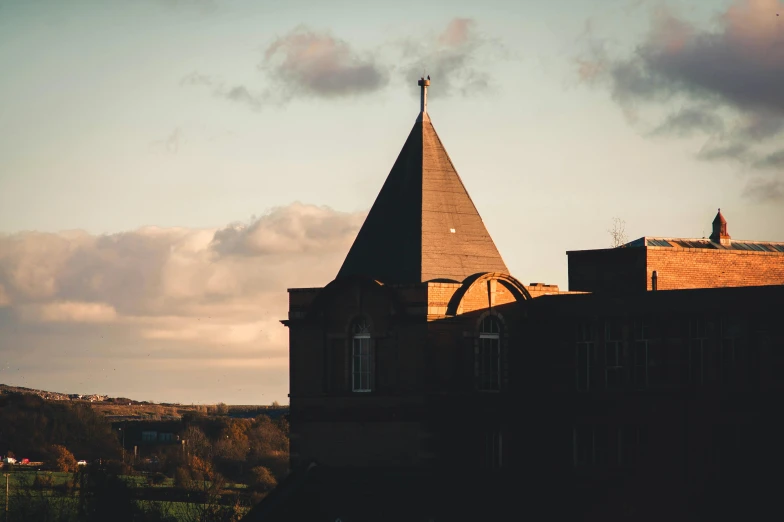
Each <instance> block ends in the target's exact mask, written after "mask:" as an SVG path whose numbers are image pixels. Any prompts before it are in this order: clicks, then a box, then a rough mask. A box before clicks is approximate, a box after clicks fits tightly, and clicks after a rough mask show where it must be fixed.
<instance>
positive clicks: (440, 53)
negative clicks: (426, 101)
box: [403, 18, 503, 97]
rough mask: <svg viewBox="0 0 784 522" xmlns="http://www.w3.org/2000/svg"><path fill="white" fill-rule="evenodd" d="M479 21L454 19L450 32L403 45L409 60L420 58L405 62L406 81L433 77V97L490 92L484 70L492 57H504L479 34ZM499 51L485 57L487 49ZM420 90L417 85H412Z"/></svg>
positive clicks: (411, 84)
mask: <svg viewBox="0 0 784 522" xmlns="http://www.w3.org/2000/svg"><path fill="white" fill-rule="evenodd" d="M476 26H477V24H476V21H475V20H473V19H470V18H454V19H452V20H451V21H450V22H449V23H448V24H447V26H446V28H445V29H444V30H443V31H442V32H441V33H439V34H436V35H435V36H434V37H431V38H426V39H422V40H408V41H406V42H404V43H403V53H404V55H405V56H417V57H418V58H417V59H415V60H413V61H408V63H406V62H405V59H404V63H405V65H404V67H403V71H404V74H405V77H406V78H409V79H412V78H418V77H420V76H422V75H430V76H431V78H432V80H433V87H434V88H433V89H432V90H431V91H430V92H429V95H430V96H435V97H447V96H454V95H460V96H470V95H478V94H481V93H483V92H487V91H488V88H489V87H490V84H489V82H488V80H487V76H486V74H485V73H484V71H483V68H482V67H480V66H479V65H478V64H479V62H480V61H481V62H482V63H487V61H488V60H489V58H488V57H489V56H491V55H496V56H497V55H500V54H503V52H502V51H503V50H502V49H500V46H499V45H498V43H497V42H495V41H493V40H489V39H486V38H483V37H481V36H480V35H479V34H478V33H477V31H476ZM486 47H495V49H494V50H493V51H494V52H493V53H490V52H485V53H482V50H483V48H486ZM408 85H409V86H413V87H411V88H412V89H418V87H417V86H416V84H415V83H414V82H410V81H409V82H408Z"/></svg>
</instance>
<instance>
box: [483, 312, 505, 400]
mask: <svg viewBox="0 0 784 522" xmlns="http://www.w3.org/2000/svg"><path fill="white" fill-rule="evenodd" d="M500 385H501V325H500V323H499V322H498V319H496V318H495V317H493V316H492V315H488V316H487V317H485V318H484V319H483V320H482V324H481V325H480V327H479V389H480V390H498V389H500Z"/></svg>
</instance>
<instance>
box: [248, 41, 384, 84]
mask: <svg viewBox="0 0 784 522" xmlns="http://www.w3.org/2000/svg"><path fill="white" fill-rule="evenodd" d="M260 68H261V69H262V70H264V71H266V72H267V75H268V77H269V78H270V79H271V80H272V82H273V83H275V84H278V85H280V86H282V87H283V88H284V89H285V92H286V93H287V95H289V96H292V97H293V96H315V97H322V98H338V97H343V96H352V95H357V94H366V93H370V92H374V91H378V90H379V89H381V88H383V87H384V86H386V84H387V82H388V77H387V73H386V71H385V69H384V67H383V66H381V65H380V64H379V63H377V61H376V60H375V59H374V58H373V56H371V55H368V54H365V55H360V54H359V53H357V52H355V51H354V50H353V49H352V48H351V46H349V44H348V43H346V42H344V41H343V40H339V39H337V38H335V37H334V36H332V35H330V34H328V33H326V32H316V31H313V30H311V29H308V28H306V27H298V28H296V29H294V30H293V31H291V32H290V33H288V34H287V35H285V36H283V37H281V38H278V39H277V40H275V41H274V42H273V43H272V44H271V45H270V46H269V47H268V48H267V50H266V51H265V53H264V60H263V62H262V63H261V65H260Z"/></svg>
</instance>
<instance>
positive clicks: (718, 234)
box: [710, 209, 731, 246]
mask: <svg viewBox="0 0 784 522" xmlns="http://www.w3.org/2000/svg"><path fill="white" fill-rule="evenodd" d="M710 240H711V241H713V242H714V243H719V244H722V245H726V246H729V245H730V244H731V240H730V235H729V234H728V233H727V220H726V219H724V216H722V215H721V209H719V212H718V214H716V218H715V219H714V220H713V233H712V234H711V235H710Z"/></svg>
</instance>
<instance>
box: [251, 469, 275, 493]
mask: <svg viewBox="0 0 784 522" xmlns="http://www.w3.org/2000/svg"><path fill="white" fill-rule="evenodd" d="M249 485H250V487H251V488H253V489H254V490H256V491H269V490H271V489H272V488H274V487H275V486H277V485H278V481H277V480H276V479H275V477H274V475H273V474H272V472H271V471H270V470H269V468H267V467H265V466H256V467H255V468H253V469H252V470H250V484H249Z"/></svg>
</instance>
